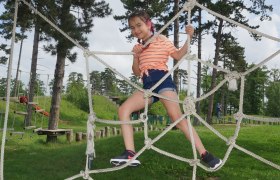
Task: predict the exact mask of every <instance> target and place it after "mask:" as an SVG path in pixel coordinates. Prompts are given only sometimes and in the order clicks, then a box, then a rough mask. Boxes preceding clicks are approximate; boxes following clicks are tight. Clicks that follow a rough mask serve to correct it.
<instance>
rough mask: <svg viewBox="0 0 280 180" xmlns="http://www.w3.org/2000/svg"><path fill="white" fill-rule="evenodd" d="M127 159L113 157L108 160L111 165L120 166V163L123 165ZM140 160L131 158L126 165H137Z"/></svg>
mask: <svg viewBox="0 0 280 180" xmlns="http://www.w3.org/2000/svg"><path fill="white" fill-rule="evenodd" d="M128 161H129V159H128V160H124V159H113V160H110V163H111V164H112V165H113V166H121V165H124V164H125V163H127V162H128ZM140 164H141V163H140V161H138V160H133V161H132V162H131V163H130V164H129V165H128V166H131V167H136V166H138V165H140Z"/></svg>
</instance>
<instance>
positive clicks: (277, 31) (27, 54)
mask: <svg viewBox="0 0 280 180" xmlns="http://www.w3.org/2000/svg"><path fill="white" fill-rule="evenodd" d="M107 2H108V3H109V4H110V7H111V8H112V9H113V14H112V15H111V16H109V17H106V18H102V19H100V18H95V19H94V27H93V29H92V33H90V34H89V36H88V39H89V44H90V47H89V49H90V50H91V51H105V52H130V51H131V49H132V47H133V45H134V44H135V43H136V40H133V42H131V43H129V42H128V40H127V39H126V38H125V36H126V35H128V32H125V33H121V32H120V31H119V28H121V27H122V25H121V22H119V21H115V20H114V19H113V15H123V14H124V12H125V10H124V8H123V5H122V3H121V2H120V0H109V1H107ZM267 4H272V5H273V8H274V11H273V12H272V13H271V14H270V15H271V17H272V20H271V21H266V22H261V21H260V20H259V18H258V17H256V16H255V17H251V18H250V21H249V23H250V24H252V25H260V28H259V29H258V31H260V32H263V33H266V34H269V35H271V36H274V37H277V38H280V1H279V0H267ZM2 11H3V7H1V6H0V13H1V12H2ZM203 16H204V18H209V19H211V18H213V16H212V15H209V14H208V13H206V12H204V13H203ZM181 32H183V31H182V30H181ZM32 33H33V32H30V34H29V38H28V39H26V40H25V41H24V43H23V52H22V57H21V63H20V69H21V70H22V73H21V77H20V79H21V80H22V81H23V82H24V83H25V84H26V85H27V84H28V80H29V71H30V66H31V53H32V41H33V34H32ZM232 33H233V34H234V35H235V36H236V37H237V38H238V42H239V43H240V45H241V46H243V47H245V56H246V61H247V62H248V63H255V64H257V63H259V62H261V61H262V60H264V59H265V58H267V57H268V56H269V55H271V54H272V53H274V52H276V51H277V50H279V49H280V43H279V42H275V41H272V40H269V39H265V38H263V39H262V41H260V42H256V41H254V40H253V38H251V37H250V36H249V34H248V32H247V31H246V30H243V29H241V28H237V29H236V30H232ZM170 39H171V40H172V37H171V38H170ZM180 40H181V44H182V43H184V41H185V40H186V35H184V34H182V35H180ZM0 41H1V43H3V42H4V43H7V44H10V41H7V42H6V41H5V40H4V39H2V38H0ZM19 46H20V44H19V43H16V44H15V52H14V58H13V73H12V76H13V77H15V72H16V70H15V69H16V67H17V63H18V55H19ZM42 46H43V43H41V44H40V45H39V59H38V70H37V73H38V74H40V79H41V80H42V81H43V82H44V83H45V84H46V82H47V77H49V81H50V79H53V74H54V70H55V63H56V57H55V56H50V55H48V54H46V53H45V52H44V51H43V49H42ZM202 46H203V47H202V59H203V60H207V59H211V58H213V56H214V40H213V38H212V37H211V36H207V37H205V38H204V39H203V45H202ZM73 50H74V51H76V52H78V59H77V61H76V63H74V64H72V63H71V62H70V61H67V62H66V67H65V78H64V83H66V81H67V77H68V75H69V74H70V73H71V72H78V73H82V74H84V79H85V78H86V75H85V67H86V65H85V59H84V57H83V52H82V51H81V50H79V49H77V48H74V49H73ZM191 52H192V54H196V52H197V47H196V45H192V46H191ZM0 55H1V54H0ZM98 56H99V57H100V58H102V59H103V60H104V61H105V62H106V63H108V64H109V65H110V66H112V67H113V68H115V69H116V70H117V71H118V72H120V73H122V74H123V75H125V76H126V77H129V76H130V75H131V73H132V71H131V65H132V56H130V55H106V56H104V55H98ZM195 64H196V62H192V71H191V72H192V75H191V76H192V77H193V78H192V82H191V84H192V85H193V86H195V83H196V82H195V76H196V75H195V71H196V67H195ZM168 65H169V67H170V68H171V67H172V61H170V63H169V64H168ZM266 65H267V66H268V67H269V68H278V69H279V68H280V57H279V56H277V57H276V58H274V59H272V60H271V61H270V62H268V63H267V64H266ZM104 68H105V67H104V66H103V65H102V64H100V63H99V62H98V61H96V60H95V59H93V58H90V71H93V70H99V71H103V70H104ZM180 68H181V69H187V63H183V64H182V65H181V66H180ZM0 77H1V78H2V77H7V66H5V65H0ZM47 89H49V87H47ZM192 89H195V88H192Z"/></svg>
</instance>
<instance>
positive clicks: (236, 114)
mask: <svg viewBox="0 0 280 180" xmlns="http://www.w3.org/2000/svg"><path fill="white" fill-rule="evenodd" d="M233 117H234V119H237V120H240V119H242V118H243V117H244V114H243V113H242V112H239V111H238V112H237V113H235V114H234V115H233Z"/></svg>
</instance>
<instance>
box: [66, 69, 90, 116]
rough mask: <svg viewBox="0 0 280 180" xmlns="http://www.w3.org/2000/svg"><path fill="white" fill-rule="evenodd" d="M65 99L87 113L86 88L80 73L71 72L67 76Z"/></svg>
mask: <svg viewBox="0 0 280 180" xmlns="http://www.w3.org/2000/svg"><path fill="white" fill-rule="evenodd" d="M66 99H67V100H68V101H70V102H72V103H73V104H75V105H76V106H77V107H78V108H80V109H82V110H84V111H89V104H88V96H87V88H86V87H85V85H84V80H83V75H82V74H81V73H76V72H71V73H70V75H69V76H68V82H67V89H66Z"/></svg>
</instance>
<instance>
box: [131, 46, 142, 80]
mask: <svg viewBox="0 0 280 180" xmlns="http://www.w3.org/2000/svg"><path fill="white" fill-rule="evenodd" d="M142 50H143V49H142V47H141V45H135V46H134V47H133V50H132V52H134V54H133V64H132V71H133V73H134V75H135V76H140V75H141V71H140V69H139V56H140V53H141V52H142Z"/></svg>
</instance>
